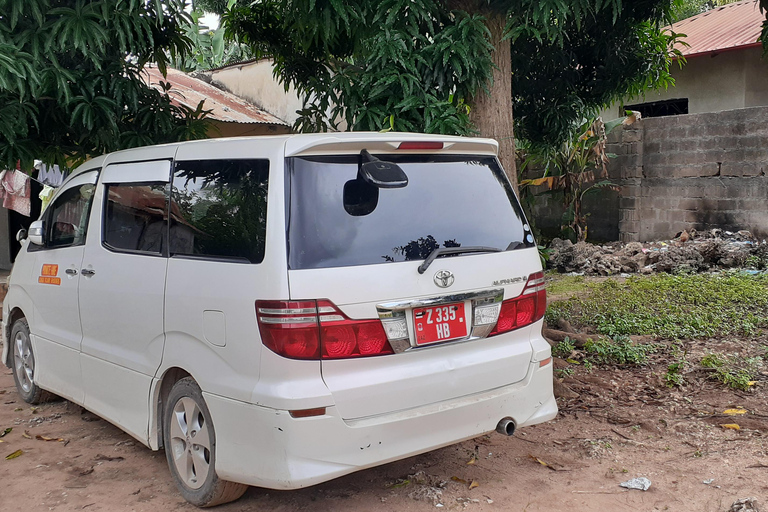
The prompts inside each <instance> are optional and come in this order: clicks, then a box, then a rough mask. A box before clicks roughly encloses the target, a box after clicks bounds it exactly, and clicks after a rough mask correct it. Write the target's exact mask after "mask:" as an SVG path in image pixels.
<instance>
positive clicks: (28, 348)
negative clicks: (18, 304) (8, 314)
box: [8, 318, 48, 405]
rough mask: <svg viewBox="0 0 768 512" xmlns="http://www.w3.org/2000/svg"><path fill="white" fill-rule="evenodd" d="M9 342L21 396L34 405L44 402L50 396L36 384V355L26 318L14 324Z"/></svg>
mask: <svg viewBox="0 0 768 512" xmlns="http://www.w3.org/2000/svg"><path fill="white" fill-rule="evenodd" d="M8 341H9V343H10V344H11V346H10V347H9V348H10V353H9V356H10V357H9V359H10V363H11V368H12V369H13V380H14V381H15V382H16V390H17V391H18V392H19V396H21V399H22V400H24V401H25V402H27V403H28V404H32V405H36V404H39V403H41V402H44V401H45V400H46V398H47V396H48V395H47V393H46V392H45V391H43V390H42V389H40V387H39V386H38V385H37V384H35V354H34V353H33V351H32V341H31V340H30V338H29V324H28V323H27V320H26V319H25V318H20V319H18V320H16V321H15V322H14V323H13V327H12V328H11V338H10V339H9V340H8Z"/></svg>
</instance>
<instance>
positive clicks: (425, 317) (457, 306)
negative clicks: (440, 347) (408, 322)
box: [413, 302, 467, 345]
mask: <svg viewBox="0 0 768 512" xmlns="http://www.w3.org/2000/svg"><path fill="white" fill-rule="evenodd" d="M413 325H414V329H415V331H416V344H417V345H427V344H429V343H438V342H441V341H448V340H455V339H457V338H463V337H465V336H466V335H467V321H466V318H465V317H464V303H463V302H456V303H454V304H443V305H441V306H434V307H430V308H415V309H414V310H413Z"/></svg>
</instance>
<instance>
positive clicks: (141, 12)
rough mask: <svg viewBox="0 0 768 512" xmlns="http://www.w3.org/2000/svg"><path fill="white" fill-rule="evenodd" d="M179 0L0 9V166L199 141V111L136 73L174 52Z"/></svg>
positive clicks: (58, 2)
mask: <svg viewBox="0 0 768 512" xmlns="http://www.w3.org/2000/svg"><path fill="white" fill-rule="evenodd" d="M184 4H185V2H184V0H163V1H162V2H161V1H160V0H6V1H4V2H2V3H0V117H2V119H3V122H2V123H0V164H2V165H3V167H5V168H14V167H15V166H16V163H17V162H18V161H20V162H21V163H22V165H23V167H24V168H29V166H30V165H31V163H32V160H33V159H43V160H45V161H48V162H56V163H60V164H67V163H72V162H73V161H77V160H80V159H84V158H86V157H88V156H93V155H98V154H101V153H104V152H109V151H113V150H116V149H123V148H128V147H134V146H141V145H147V144H156V143H162V142H169V141H176V140H183V139H187V138H192V137H198V136H203V135H204V134H205V130H206V127H207V125H206V123H205V121H204V119H203V118H204V112H203V111H202V110H200V109H197V110H192V109H189V108H185V107H183V106H176V105H173V104H172V103H171V100H170V98H169V96H168V94H167V92H165V93H164V92H162V91H158V90H156V89H153V88H151V87H149V86H148V85H147V84H146V83H145V82H144V81H143V80H142V76H141V73H142V69H144V67H145V66H146V65H148V64H149V63H156V64H157V66H158V67H159V68H160V69H161V70H164V69H165V66H166V64H167V62H168V60H169V58H172V57H175V56H179V55H183V54H184V53H185V52H186V51H187V50H188V49H189V40H188V38H187V37H186V36H185V35H184V31H183V27H184V25H185V24H188V23H189V22H190V20H189V18H188V15H187V14H186V13H185V11H184V7H185V5H184Z"/></svg>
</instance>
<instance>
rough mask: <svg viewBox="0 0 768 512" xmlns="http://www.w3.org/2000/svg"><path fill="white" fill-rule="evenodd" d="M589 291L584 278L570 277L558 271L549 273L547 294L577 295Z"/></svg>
mask: <svg viewBox="0 0 768 512" xmlns="http://www.w3.org/2000/svg"><path fill="white" fill-rule="evenodd" d="M588 289H589V283H588V282H587V280H586V279H584V276H569V275H564V274H559V273H557V272H556V271H551V272H547V293H548V294H550V295H575V294H578V293H581V292H584V291H586V290H588Z"/></svg>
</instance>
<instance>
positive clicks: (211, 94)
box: [144, 67, 288, 126]
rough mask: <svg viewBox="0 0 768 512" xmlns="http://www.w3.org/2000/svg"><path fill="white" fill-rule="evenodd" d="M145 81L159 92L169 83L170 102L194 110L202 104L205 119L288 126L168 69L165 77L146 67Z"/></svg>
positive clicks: (198, 80)
mask: <svg viewBox="0 0 768 512" xmlns="http://www.w3.org/2000/svg"><path fill="white" fill-rule="evenodd" d="M144 80H145V81H146V82H147V83H148V84H149V85H151V86H152V87H155V88H156V89H158V90H162V88H161V87H160V82H161V81H162V82H167V83H169V84H170V85H171V89H170V91H169V94H170V95H171V98H172V99H173V101H175V102H177V103H180V104H182V105H186V106H187V107H190V108H193V109H194V108H197V105H198V104H199V103H200V102H201V101H204V103H203V109H204V110H210V111H211V112H210V113H209V114H208V117H209V118H210V119H214V120H216V121H223V122H225V123H239V124H278V125H283V126H286V125H287V124H288V123H286V122H285V121H283V120H282V119H280V118H278V117H275V116H273V115H272V114H270V113H269V112H265V111H263V110H261V109H259V108H258V107H256V106H255V105H253V104H252V103H249V102H247V101H246V100H244V99H243V98H241V97H239V96H235V95H234V94H232V93H229V92H227V91H222V90H221V89H219V88H218V87H214V86H213V85H211V84H209V83H207V82H204V81H203V80H200V79H199V78H194V77H192V76H190V75H188V74H186V73H183V72H181V71H179V70H177V69H172V68H168V69H167V76H165V77H163V75H162V73H160V70H158V69H157V68H156V67H147V68H145V69H144Z"/></svg>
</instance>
